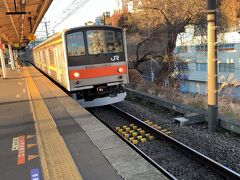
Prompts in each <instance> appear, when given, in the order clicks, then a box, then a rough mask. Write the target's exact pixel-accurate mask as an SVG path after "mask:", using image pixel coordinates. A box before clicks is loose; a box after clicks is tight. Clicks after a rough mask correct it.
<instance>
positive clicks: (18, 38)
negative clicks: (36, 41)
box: [0, 0, 53, 46]
mask: <svg viewBox="0 0 240 180" xmlns="http://www.w3.org/2000/svg"><path fill="white" fill-rule="evenodd" d="M52 1H53V0H0V36H1V40H2V41H3V42H6V43H11V44H17V43H19V45H20V46H24V45H26V44H27V43H28V42H29V37H31V36H32V35H33V34H34V33H35V31H36V29H37V27H38V25H39V23H40V22H41V19H42V18H43V16H44V14H45V13H46V11H47V10H48V8H49V6H50V4H51V3H52ZM29 35H30V36H29Z"/></svg>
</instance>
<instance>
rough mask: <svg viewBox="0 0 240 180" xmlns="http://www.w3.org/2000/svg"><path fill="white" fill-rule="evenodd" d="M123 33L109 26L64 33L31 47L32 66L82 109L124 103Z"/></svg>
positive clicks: (125, 71)
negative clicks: (56, 84)
mask: <svg viewBox="0 0 240 180" xmlns="http://www.w3.org/2000/svg"><path fill="white" fill-rule="evenodd" d="M126 52H127V49H126V37H125V32H124V31H123V29H121V28H117V27H110V26H85V27H77V28H72V29H68V30H64V31H63V32H60V33H58V34H55V35H53V36H52V37H50V38H49V39H47V40H46V41H45V42H43V43H41V44H39V45H38V46H36V47H35V48H33V58H34V65H35V66H36V67H38V68H39V69H40V70H41V71H43V72H44V73H45V74H47V75H48V76H50V77H51V78H52V79H54V80H55V81H56V82H57V83H58V84H60V85H61V86H62V87H63V88H65V89H66V90H67V91H68V92H69V93H70V94H71V95H72V97H73V98H74V99H76V100H77V101H78V102H79V103H80V104H81V105H82V106H83V107H95V106H102V105H107V104H112V103H116V102H120V101H122V100H124V98H125V97H126V92H125V91H124V88H123V87H124V86H125V85H126V84H127V83H128V82H129V78H128V67H127V53H126Z"/></svg>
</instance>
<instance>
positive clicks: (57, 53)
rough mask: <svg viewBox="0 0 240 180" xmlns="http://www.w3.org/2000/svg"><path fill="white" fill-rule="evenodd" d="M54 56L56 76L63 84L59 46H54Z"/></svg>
mask: <svg viewBox="0 0 240 180" xmlns="http://www.w3.org/2000/svg"><path fill="white" fill-rule="evenodd" d="M54 56H55V58H54V59H55V65H56V73H57V74H56V75H57V77H56V78H57V81H59V82H61V69H60V66H61V65H60V62H59V61H60V58H59V48H58V45H55V46H54Z"/></svg>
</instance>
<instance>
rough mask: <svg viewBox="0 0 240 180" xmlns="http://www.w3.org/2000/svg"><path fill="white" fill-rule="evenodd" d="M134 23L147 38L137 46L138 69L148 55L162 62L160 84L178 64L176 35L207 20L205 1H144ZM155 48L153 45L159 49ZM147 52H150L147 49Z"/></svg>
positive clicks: (147, 58)
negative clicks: (191, 25)
mask: <svg viewBox="0 0 240 180" xmlns="http://www.w3.org/2000/svg"><path fill="white" fill-rule="evenodd" d="M138 9H139V11H138V13H136V14H135V15H134V17H135V21H136V22H137V25H138V27H139V29H140V30H141V33H142V35H143V36H145V38H143V40H142V42H140V43H139V44H138V46H137V50H136V55H137V63H136V65H135V67H137V66H138V65H139V64H140V63H141V62H144V61H148V60H149V59H151V58H149V55H152V56H155V57H154V58H157V59H158V61H161V66H162V70H161V73H160V74H159V79H160V81H164V78H168V77H169V75H171V73H173V72H174V69H175V68H176V67H177V64H178V63H179V58H177V57H176V56H174V49H175V47H176V41H177V36H178V34H180V33H181V32H184V31H185V27H186V26H187V25H189V24H199V22H200V21H199V19H200V18H201V19H203V17H206V12H207V11H206V10H207V1H206V0H184V1H182V0H142V1H141V3H140V5H139V7H138ZM156 45H157V47H155V48H153V46H156ZM146 49H148V50H146Z"/></svg>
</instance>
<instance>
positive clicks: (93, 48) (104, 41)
mask: <svg viewBox="0 0 240 180" xmlns="http://www.w3.org/2000/svg"><path fill="white" fill-rule="evenodd" d="M87 42H88V52H89V54H99V53H119V52H122V51H123V43H122V34H121V32H117V31H110V30H89V31H87Z"/></svg>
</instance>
